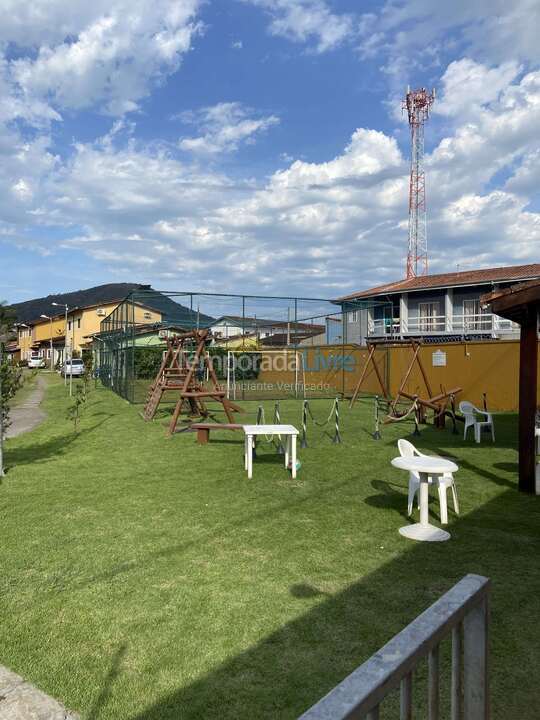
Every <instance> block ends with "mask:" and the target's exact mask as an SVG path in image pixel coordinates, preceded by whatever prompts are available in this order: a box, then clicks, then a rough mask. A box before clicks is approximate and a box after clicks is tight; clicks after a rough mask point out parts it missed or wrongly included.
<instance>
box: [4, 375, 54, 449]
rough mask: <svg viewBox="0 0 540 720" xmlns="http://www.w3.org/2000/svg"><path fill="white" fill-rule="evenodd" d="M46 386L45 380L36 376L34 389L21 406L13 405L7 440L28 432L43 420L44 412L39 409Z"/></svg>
mask: <svg viewBox="0 0 540 720" xmlns="http://www.w3.org/2000/svg"><path fill="white" fill-rule="evenodd" d="M46 385H47V383H46V381H45V378H44V377H42V376H41V375H38V378H37V386H36V388H35V389H34V390H33V391H32V392H31V393H30V395H29V396H28V397H27V398H26V400H25V401H24V402H23V403H22V405H15V406H14V407H13V408H12V409H11V412H10V420H11V424H10V425H9V427H8V429H7V432H6V437H7V438H14V437H17V436H18V435H22V434H23V433H26V432H29V431H30V430H33V429H34V428H35V427H37V426H38V425H39V424H40V423H42V422H43V420H45V412H44V411H43V410H42V409H41V407H40V404H41V401H42V400H43V396H44V395H45V387H46Z"/></svg>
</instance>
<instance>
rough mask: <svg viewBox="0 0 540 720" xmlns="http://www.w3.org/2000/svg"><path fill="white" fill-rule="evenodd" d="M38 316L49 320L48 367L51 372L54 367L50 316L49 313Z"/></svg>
mask: <svg viewBox="0 0 540 720" xmlns="http://www.w3.org/2000/svg"><path fill="white" fill-rule="evenodd" d="M40 317H42V318H44V319H45V320H49V335H50V338H49V348H50V350H49V353H50V358H49V360H50V363H49V364H50V369H51V372H53V369H54V357H53V342H52V317H51V316H50V315H41V316H40Z"/></svg>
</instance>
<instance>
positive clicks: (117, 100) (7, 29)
mask: <svg viewBox="0 0 540 720" xmlns="http://www.w3.org/2000/svg"><path fill="white" fill-rule="evenodd" d="M199 4H200V0H154V2H152V3H149V2H146V0H110V1H109V2H104V1H103V0H96V2H93V3H88V2H83V1H82V0H72V1H71V2H66V0H53V2H46V1H45V0H41V1H40V0H36V2H33V3H19V2H15V1H14V0H8V5H9V6H10V7H9V12H5V11H4V13H3V20H4V19H5V20H7V22H3V25H2V28H1V29H0V43H2V42H3V43H4V45H6V46H7V44H8V43H12V44H13V45H15V46H17V48H18V57H17V58H15V59H12V60H10V61H9V78H10V82H11V83H12V85H13V87H14V88H16V90H17V93H18V94H19V96H20V97H21V98H24V100H25V102H26V103H29V104H32V103H34V104H35V103H42V104H43V105H44V107H45V106H46V104H49V105H51V106H52V108H56V110H62V109H65V108H69V109H76V110H77V109H81V108H89V107H98V108H100V109H102V110H104V111H105V112H108V113H110V114H113V115H121V114H123V113H125V112H129V111H132V110H135V109H137V107H138V104H139V102H140V100H141V99H143V98H144V97H145V96H146V95H147V94H148V92H149V90H150V87H151V83H155V82H158V81H159V80H160V79H161V78H162V77H163V76H164V75H166V74H169V73H171V72H174V71H175V70H177V68H178V66H179V64H180V61H181V58H182V55H183V54H185V53H186V52H188V50H189V49H190V47H191V44H192V40H193V37H194V35H195V34H196V33H197V32H198V31H199V30H200V25H199V24H198V23H197V21H196V17H195V16H196V12H197V10H198V7H199ZM48 112H49V113H52V112H53V110H51V109H49V110H48Z"/></svg>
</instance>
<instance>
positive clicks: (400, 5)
mask: <svg viewBox="0 0 540 720" xmlns="http://www.w3.org/2000/svg"><path fill="white" fill-rule="evenodd" d="M538 13H539V5H538V0H514V2H511V3H509V2H507V1H506V0H453V2H446V3H445V2H433V1H432V0H387V2H386V3H385V4H384V5H383V7H382V9H381V10H380V11H379V12H377V13H375V12H372V13H366V14H364V15H363V16H362V17H361V18H360V20H359V22H358V27H359V38H360V39H359V41H358V45H359V49H360V54H361V56H362V57H364V58H374V57H377V58H379V59H380V61H381V62H382V63H383V65H382V69H383V71H384V72H385V73H386V75H387V77H388V79H389V82H390V85H391V92H392V94H394V95H395V94H396V93H398V94H400V93H401V92H402V91H403V89H404V87H405V86H406V85H407V84H411V85H416V84H417V82H418V77H419V76H420V77H426V76H428V77H429V76H433V75H434V74H438V73H439V71H440V68H441V67H442V66H444V64H446V62H447V59H446V58H448V57H453V58H455V57H456V56H458V57H460V56H465V57H469V58H472V59H473V60H475V61H477V62H481V63H485V64H487V65H489V66H497V65H501V66H503V65H504V64H505V63H512V64H514V65H515V66H518V65H520V64H524V65H526V66H527V65H528V66H529V67H534V66H535V65H536V64H537V63H538V62H540V44H539V43H538ZM507 69H508V70H509V68H507ZM500 71H501V68H498V69H497V68H494V69H493V78H486V80H488V82H489V81H490V80H491V79H495V80H496V76H499V77H500ZM468 79H469V80H471V82H472V83H473V85H474V86H475V87H477V88H479V93H480V94H481V95H482V96H483V95H484V93H488V94H489V86H488V85H482V86H481V87H480V86H479V84H475V80H474V78H471V77H468ZM457 89H461V91H464V92H465V93H467V87H466V85H462V86H461V88H459V85H457V86H456V90H457ZM469 95H471V94H470V93H469Z"/></svg>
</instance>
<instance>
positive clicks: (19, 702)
mask: <svg viewBox="0 0 540 720" xmlns="http://www.w3.org/2000/svg"><path fill="white" fill-rule="evenodd" d="M78 718H79V716H78V715H76V714H75V713H71V712H69V710H66V708H65V707H64V706H63V705H61V704H60V703H59V702H57V701H56V700H54V699H53V698H52V697H49V696H48V695H45V693H44V692H41V690H38V689H37V688H36V687H34V686H33V685H30V683H28V682H25V681H24V680H23V678H22V677H20V675H16V674H15V673H14V672H11V670H9V669H8V668H6V667H2V665H0V720H78Z"/></svg>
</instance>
